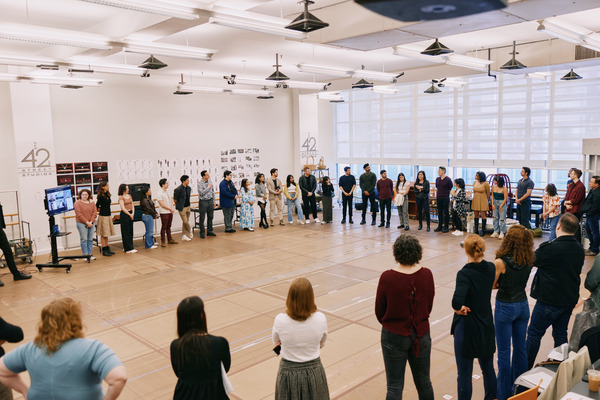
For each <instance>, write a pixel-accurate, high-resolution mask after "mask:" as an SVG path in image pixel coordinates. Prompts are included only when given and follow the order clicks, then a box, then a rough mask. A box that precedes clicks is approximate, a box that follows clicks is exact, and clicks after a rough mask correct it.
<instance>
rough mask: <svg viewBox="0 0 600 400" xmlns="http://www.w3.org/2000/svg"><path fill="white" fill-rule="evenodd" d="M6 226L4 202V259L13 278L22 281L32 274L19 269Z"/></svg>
mask: <svg viewBox="0 0 600 400" xmlns="http://www.w3.org/2000/svg"><path fill="white" fill-rule="evenodd" d="M4 228H6V224H5V223H4V213H3V212H2V204H0V249H1V250H2V253H4V261H6V264H7V265H8V269H9V270H10V272H11V273H12V274H13V279H14V280H15V281H22V280H24V279H29V278H31V275H28V274H25V273H23V272H21V271H19V270H18V269H17V266H16V264H15V257H14V255H13V252H12V249H11V248H10V242H9V241H8V238H7V237H6V233H5V232H4ZM0 286H4V283H3V282H2V281H0Z"/></svg>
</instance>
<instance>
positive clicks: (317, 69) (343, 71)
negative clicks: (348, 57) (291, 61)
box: [296, 63, 353, 77]
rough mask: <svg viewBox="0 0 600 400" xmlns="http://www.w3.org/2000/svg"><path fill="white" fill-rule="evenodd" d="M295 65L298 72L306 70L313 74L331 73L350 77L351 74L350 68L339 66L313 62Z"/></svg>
mask: <svg viewBox="0 0 600 400" xmlns="http://www.w3.org/2000/svg"><path fill="white" fill-rule="evenodd" d="M296 67H297V68H298V71H300V72H308V73H313V74H323V75H332V76H339V77H350V76H352V72H353V69H352V68H339V67H325V66H320V65H313V64H305V63H301V64H297V65H296Z"/></svg>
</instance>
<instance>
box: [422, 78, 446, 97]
mask: <svg viewBox="0 0 600 400" xmlns="http://www.w3.org/2000/svg"><path fill="white" fill-rule="evenodd" d="M436 83H438V82H437V80H435V79H432V80H431V87H429V88H428V89H426V90H425V91H424V92H423V93H427V94H434V93H441V92H442V91H441V90H440V89H438V88H436V87H435V84H436Z"/></svg>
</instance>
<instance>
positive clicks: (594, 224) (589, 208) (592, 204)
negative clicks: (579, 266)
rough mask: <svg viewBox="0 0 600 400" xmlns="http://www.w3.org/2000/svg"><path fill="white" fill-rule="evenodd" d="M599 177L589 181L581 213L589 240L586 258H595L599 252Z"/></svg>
mask: <svg viewBox="0 0 600 400" xmlns="http://www.w3.org/2000/svg"><path fill="white" fill-rule="evenodd" d="M599 184H600V176H592V178H591V179H590V184H589V188H590V191H589V193H588V195H587V197H586V198H585V201H584V202H583V206H582V207H581V212H583V213H585V215H586V222H585V231H586V232H587V234H588V239H590V248H589V249H588V250H586V252H585V255H586V256H594V257H595V256H597V255H598V252H600V227H599V225H598V224H600V190H598V185H599Z"/></svg>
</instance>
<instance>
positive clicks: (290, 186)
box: [283, 175, 304, 224]
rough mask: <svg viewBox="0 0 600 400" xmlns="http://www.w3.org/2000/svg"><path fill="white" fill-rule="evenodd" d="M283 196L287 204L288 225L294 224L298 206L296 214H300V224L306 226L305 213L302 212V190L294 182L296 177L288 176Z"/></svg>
mask: <svg viewBox="0 0 600 400" xmlns="http://www.w3.org/2000/svg"><path fill="white" fill-rule="evenodd" d="M283 194H284V196H285V201H286V203H287V210H288V223H289V224H293V223H294V218H293V214H294V212H293V211H294V206H296V212H297V213H298V223H299V224H304V213H303V212H302V204H300V188H299V187H298V185H296V182H294V176H293V175H288V176H287V178H286V179H285V186H284V187H283Z"/></svg>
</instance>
